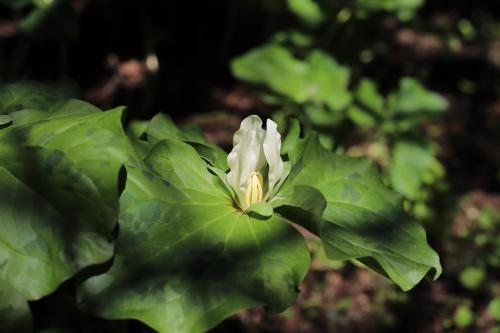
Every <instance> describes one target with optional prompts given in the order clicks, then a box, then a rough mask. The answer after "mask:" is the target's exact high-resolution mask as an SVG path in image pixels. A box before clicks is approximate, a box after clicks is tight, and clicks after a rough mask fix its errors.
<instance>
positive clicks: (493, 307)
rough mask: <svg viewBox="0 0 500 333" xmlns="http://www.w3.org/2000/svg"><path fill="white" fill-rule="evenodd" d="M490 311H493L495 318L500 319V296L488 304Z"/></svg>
mask: <svg viewBox="0 0 500 333" xmlns="http://www.w3.org/2000/svg"><path fill="white" fill-rule="evenodd" d="M488 312H489V313H491V315H492V316H493V318H495V319H496V320H498V321H500V297H497V298H494V299H492V300H491V302H490V304H489V305H488Z"/></svg>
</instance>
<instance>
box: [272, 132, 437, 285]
mask: <svg viewBox="0 0 500 333" xmlns="http://www.w3.org/2000/svg"><path fill="white" fill-rule="evenodd" d="M290 158H291V160H292V162H293V164H294V166H293V168H292V171H291V173H290V175H289V176H288V180H287V182H286V183H285V184H284V185H283V190H282V191H281V192H280V193H278V195H277V197H276V198H275V200H277V201H279V200H282V201H283V204H284V205H286V201H287V200H288V199H286V197H290V196H291V197H294V198H297V197H298V191H299V190H300V187H298V186H308V187H313V188H315V189H317V190H318V191H319V192H320V193H321V195H322V196H323V197H324V198H325V199H326V203H327V205H326V209H325V210H324V212H323V215H322V218H323V220H322V221H315V222H316V224H315V225H312V226H311V225H307V224H306V225H304V226H305V227H306V228H308V229H309V230H310V231H312V232H315V233H316V234H317V235H318V236H320V237H321V239H322V241H323V244H324V247H325V250H326V252H327V254H328V256H329V257H330V258H332V259H335V260H345V259H351V258H356V259H359V260H361V261H362V262H364V263H365V264H366V265H368V266H369V267H371V268H372V269H374V270H376V271H378V272H381V273H383V274H384V275H386V276H388V277H389V278H391V279H392V280H393V281H394V282H395V283H397V284H398V285H399V286H400V287H401V288H402V289H403V290H408V289H411V288H412V287H413V286H415V284H417V283H418V282H419V281H420V280H421V279H422V278H423V277H424V275H425V274H426V273H427V272H428V271H429V270H430V269H434V270H435V277H437V276H438V275H439V274H440V273H441V266H440V264H439V257H438V256H437V254H436V253H435V252H434V251H433V250H432V249H431V248H430V247H429V245H428V244H427V240H426V235H425V231H424V229H423V228H422V227H421V226H420V225H419V224H418V223H416V222H415V221H413V220H412V219H410V218H409V217H408V216H407V215H406V214H405V212H404V210H403V205H402V200H401V198H400V197H399V196H397V195H396V194H394V193H392V192H390V191H389V190H387V189H386V188H385V186H384V185H383V184H382V182H381V179H380V176H379V175H378V173H377V171H376V169H375V167H374V166H373V164H372V163H371V162H369V160H367V159H362V158H350V157H346V156H339V155H333V154H331V153H330V152H329V151H328V150H326V149H324V148H322V147H321V145H320V144H319V142H318V139H317V136H316V135H315V134H311V135H309V136H308V137H307V138H306V139H304V140H303V142H302V143H301V145H299V146H298V147H297V149H296V150H295V151H294V152H292V153H291V154H290ZM309 192H310V193H311V194H309ZM309 195H312V196H314V197H316V199H314V201H318V200H320V197H319V196H318V194H317V193H314V192H311V191H310V190H309V191H305V192H304V196H309ZM282 198H284V199H282ZM302 200H303V202H304V204H302V203H300V201H299V204H298V205H297V206H298V207H299V208H300V207H301V206H304V207H315V208H314V209H315V210H316V211H317V209H318V207H317V206H314V205H312V204H311V200H307V197H306V198H304V199H302ZM294 201H297V199H295V200H294ZM273 206H275V210H277V211H278V212H280V211H281V210H280V208H279V207H276V205H275V204H273ZM310 209H311V208H305V209H303V210H306V211H307V210H310ZM293 212H294V211H293V210H289V211H287V210H285V211H284V212H282V213H283V214H284V215H285V217H287V218H289V219H291V220H292V221H295V214H293ZM316 215H317V213H316ZM297 222H298V223H301V221H297Z"/></svg>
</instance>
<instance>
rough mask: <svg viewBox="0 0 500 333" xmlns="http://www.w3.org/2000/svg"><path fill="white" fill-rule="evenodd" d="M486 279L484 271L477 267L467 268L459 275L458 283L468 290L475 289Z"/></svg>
mask: <svg viewBox="0 0 500 333" xmlns="http://www.w3.org/2000/svg"><path fill="white" fill-rule="evenodd" d="M485 277H486V272H485V271H484V269H482V268H479V267H467V268H466V269H465V270H463V271H462V272H461V273H460V276H459V279H460V283H461V284H462V285H463V286H465V287H466V288H469V289H477V288H478V287H479V286H480V285H481V283H483V281H484V278H485Z"/></svg>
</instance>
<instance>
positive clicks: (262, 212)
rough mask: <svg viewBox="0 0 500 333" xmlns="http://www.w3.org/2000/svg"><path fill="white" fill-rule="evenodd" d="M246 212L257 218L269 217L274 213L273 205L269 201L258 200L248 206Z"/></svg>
mask: <svg viewBox="0 0 500 333" xmlns="http://www.w3.org/2000/svg"><path fill="white" fill-rule="evenodd" d="M245 213H247V214H249V215H251V216H252V217H256V218H269V217H271V216H272V215H273V207H272V206H271V205H270V204H269V203H268V202H257V203H254V204H253V205H251V206H250V207H248V209H247V210H246V211H245Z"/></svg>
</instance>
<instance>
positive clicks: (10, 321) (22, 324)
mask: <svg viewBox="0 0 500 333" xmlns="http://www.w3.org/2000/svg"><path fill="white" fill-rule="evenodd" d="M0 299H1V300H2V302H0V318H1V319H2V320H0V332H19V333H25V332H26V333H28V332H32V331H33V328H32V326H33V325H32V321H33V320H32V318H31V312H30V309H29V307H28V302H27V301H26V299H25V298H24V296H23V295H22V294H20V293H19V292H17V291H15V290H14V289H13V288H11V287H10V286H9V285H8V284H7V283H6V282H5V281H3V280H0Z"/></svg>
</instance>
